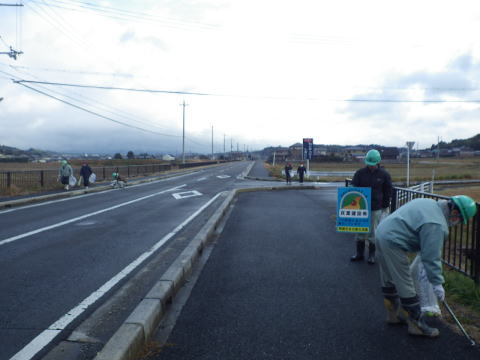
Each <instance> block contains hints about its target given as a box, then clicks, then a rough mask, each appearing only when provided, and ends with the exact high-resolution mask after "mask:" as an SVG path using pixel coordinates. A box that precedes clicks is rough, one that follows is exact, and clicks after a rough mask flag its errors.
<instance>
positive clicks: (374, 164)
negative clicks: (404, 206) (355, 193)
mask: <svg viewBox="0 0 480 360" xmlns="http://www.w3.org/2000/svg"><path fill="white" fill-rule="evenodd" d="M381 160H382V158H381V156H380V152H378V150H375V149H372V150H369V151H368V152H367V154H366V155H365V165H366V166H365V167H363V168H361V169H359V170H357V171H356V172H355V174H354V175H353V179H352V185H353V186H355V187H369V188H370V189H371V211H372V212H371V224H370V232H369V233H367V234H356V235H355V240H356V250H357V251H356V254H355V255H353V256H352V257H351V258H350V260H351V261H362V260H363V259H364V252H365V242H366V241H367V240H368V260H367V262H368V264H370V265H373V264H375V229H376V228H377V226H378V223H379V222H380V220H381V219H382V218H383V217H384V216H386V215H387V214H388V211H389V207H390V200H391V197H392V179H391V177H390V174H389V173H388V172H387V171H386V170H385V169H384V168H383V167H380V161H381Z"/></svg>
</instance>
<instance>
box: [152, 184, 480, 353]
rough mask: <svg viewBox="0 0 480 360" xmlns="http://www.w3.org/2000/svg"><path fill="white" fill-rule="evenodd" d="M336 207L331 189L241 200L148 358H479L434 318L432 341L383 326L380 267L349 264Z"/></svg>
mask: <svg viewBox="0 0 480 360" xmlns="http://www.w3.org/2000/svg"><path fill="white" fill-rule="evenodd" d="M335 206H336V189H335V188H324V189H320V190H292V191H271V192H254V193H244V194H240V196H239V199H238V201H237V202H236V204H235V207H234V209H233V211H232V213H231V215H230V217H229V218H228V220H227V222H226V225H225V227H224V229H223V232H222V233H221V235H220V237H219V238H218V240H217V242H216V244H215V246H214V248H213V250H212V252H211V255H210V257H209V259H208V261H207V262H206V264H205V266H204V267H203V270H202V271H201V273H200V275H199V277H198V280H197V282H196V284H195V285H194V286H193V289H192V292H191V294H190V296H189V298H188V300H187V301H186V304H185V306H184V307H183V310H182V311H181V313H180V315H179V317H178V319H177V320H176V325H175V327H174V328H173V331H172V332H171V334H170V336H169V337H168V340H166V344H165V345H164V346H163V347H162V349H161V351H160V352H157V353H156V355H152V356H150V357H148V359H149V360H178V359H182V360H188V359H192V360H193V359H195V360H206V359H219V360H220V359H222V360H228V359H235V360H243V359H292V360H293V359H295V360H302V359H368V360H371V359H399V360H400V359H402V360H404V359H448V360H452V359H477V360H478V359H480V350H479V348H478V346H477V347H476V348H473V347H471V346H469V344H468V342H467V341H466V340H465V338H464V337H462V336H461V335H459V334H457V333H455V332H454V331H452V330H451V329H450V328H448V327H446V326H445V325H444V324H443V323H441V322H440V321H438V320H433V324H434V325H436V326H438V327H439V329H440V332H441V335H440V337H439V338H438V339H435V340H432V339H424V338H414V337H411V336H408V335H407V329H406V327H405V326H401V325H400V326H389V325H387V324H386V323H385V321H384V319H385V312H384V309H383V301H382V295H381V291H380V285H379V275H378V267H377V266H376V265H375V266H370V265H368V264H366V263H365V262H362V263H351V262H350V261H349V257H350V256H351V255H352V253H353V251H354V242H353V240H352V236H350V235H347V234H338V233H336V232H335V227H334V225H335V222H334V221H335V220H334V217H333V216H334V214H335ZM447 316H448V315H447ZM162 336H164V334H162V333H161V332H160V331H159V332H158V333H157V335H156V336H155V338H154V339H153V340H154V341H155V340H158V341H160V340H161V339H162Z"/></svg>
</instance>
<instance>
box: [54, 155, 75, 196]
mask: <svg viewBox="0 0 480 360" xmlns="http://www.w3.org/2000/svg"><path fill="white" fill-rule="evenodd" d="M60 164H61V165H60V169H58V180H59V181H60V182H61V183H62V184H63V185H64V189H65V190H68V189H69V188H70V185H69V182H70V176H72V175H73V169H72V166H71V165H70V164H69V163H68V161H67V160H62V161H61V163H60Z"/></svg>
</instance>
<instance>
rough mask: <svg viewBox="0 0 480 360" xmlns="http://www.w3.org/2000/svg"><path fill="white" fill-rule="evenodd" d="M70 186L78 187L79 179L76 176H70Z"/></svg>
mask: <svg viewBox="0 0 480 360" xmlns="http://www.w3.org/2000/svg"><path fill="white" fill-rule="evenodd" d="M68 185H70V186H75V185H77V179H76V178H75V176H73V175H70V178H69V179H68Z"/></svg>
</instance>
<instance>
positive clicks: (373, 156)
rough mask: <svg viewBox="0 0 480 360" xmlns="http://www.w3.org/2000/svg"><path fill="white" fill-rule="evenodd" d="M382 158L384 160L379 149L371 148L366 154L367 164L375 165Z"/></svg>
mask: <svg viewBox="0 0 480 360" xmlns="http://www.w3.org/2000/svg"><path fill="white" fill-rule="evenodd" d="M380 160H382V157H381V156H380V153H379V152H378V150H375V149H372V150H369V151H368V152H367V155H365V164H367V165H370V166H375V165H377V164H378V163H379V162H380Z"/></svg>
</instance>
